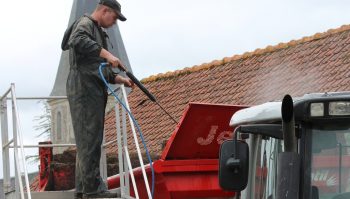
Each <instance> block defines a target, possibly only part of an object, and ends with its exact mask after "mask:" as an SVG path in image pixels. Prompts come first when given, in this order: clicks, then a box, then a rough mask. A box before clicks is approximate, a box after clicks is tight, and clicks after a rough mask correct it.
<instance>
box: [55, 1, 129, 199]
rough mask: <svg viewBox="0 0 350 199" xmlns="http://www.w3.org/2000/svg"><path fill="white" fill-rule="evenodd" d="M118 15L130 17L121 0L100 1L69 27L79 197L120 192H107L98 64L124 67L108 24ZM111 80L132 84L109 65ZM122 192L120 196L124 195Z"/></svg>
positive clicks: (103, 101)
mask: <svg viewBox="0 0 350 199" xmlns="http://www.w3.org/2000/svg"><path fill="white" fill-rule="evenodd" d="M117 19H119V20H121V21H125V20H126V18H125V17H124V15H123V14H122V13H121V6H120V4H119V3H118V2H117V1H116V0H100V2H99V4H98V5H97V7H96V9H95V10H94V12H93V13H92V14H91V15H90V16H88V15H84V16H82V17H81V18H80V19H78V20H77V21H76V22H74V23H73V24H72V25H71V26H70V27H69V28H68V29H67V30H66V32H65V35H64V37H63V41H62V46H61V47H62V49H63V50H68V49H69V62H70V72H69V75H68V79H67V84H66V90H67V97H68V102H69V106H70V112H71V116H72V122H73V129H74V135H75V140H76V147H77V158H76V169H75V185H76V188H75V192H76V193H75V198H115V197H118V196H119V195H120V194H117V193H112V192H109V191H107V186H106V184H105V183H104V182H103V181H102V178H101V176H100V169H99V163H100V157H101V144H102V140H103V128H104V116H105V108H106V102H107V90H106V86H105V85H104V83H103V81H102V79H101V77H100V76H99V72H98V68H99V65H100V64H101V63H103V62H108V63H109V65H110V66H111V67H119V68H120V69H122V70H125V67H124V66H123V64H122V62H121V61H120V60H119V59H118V58H117V57H115V56H114V55H112V54H111V53H110V52H109V51H108V48H107V47H108V46H107V39H108V36H107V34H106V32H105V31H104V29H103V28H109V27H111V26H113V25H114V24H115V23H116V22H117ZM103 74H104V77H105V79H106V80H107V81H108V82H109V83H111V84H116V83H119V84H124V85H126V86H129V87H132V86H133V82H132V81H131V80H130V79H129V78H125V77H123V76H120V75H116V74H115V73H114V72H113V71H112V69H111V68H110V67H106V68H104V71H103ZM119 197H120V196H119Z"/></svg>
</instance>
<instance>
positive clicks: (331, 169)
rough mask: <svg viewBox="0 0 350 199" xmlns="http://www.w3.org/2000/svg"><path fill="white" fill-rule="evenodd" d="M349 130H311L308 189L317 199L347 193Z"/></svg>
mask: <svg viewBox="0 0 350 199" xmlns="http://www.w3.org/2000/svg"><path fill="white" fill-rule="evenodd" d="M349 129H350V128H349V127H346V126H345V127H344V126H343V127H341V125H338V126H334V127H331V126H317V127H315V128H314V129H313V130H312V162H311V185H313V186H316V187H317V188H318V190H319V196H320V199H333V198H334V197H336V196H337V195H339V194H343V193H346V192H350V130H349Z"/></svg>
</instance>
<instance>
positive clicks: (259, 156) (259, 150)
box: [242, 135, 282, 199]
mask: <svg viewBox="0 0 350 199" xmlns="http://www.w3.org/2000/svg"><path fill="white" fill-rule="evenodd" d="M262 137H263V136H261V135H250V139H249V141H248V142H249V145H250V147H249V148H250V162H251V164H250V165H251V166H250V169H249V176H251V177H250V178H249V182H248V186H247V189H246V190H245V191H244V192H243V193H242V198H245V199H274V198H276V197H275V196H276V193H275V191H276V187H277V185H276V182H277V178H276V173H277V156H278V153H279V152H281V150H282V145H281V140H278V139H275V138H266V137H265V138H262ZM252 176H254V177H252Z"/></svg>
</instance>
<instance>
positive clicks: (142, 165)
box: [121, 85, 152, 199]
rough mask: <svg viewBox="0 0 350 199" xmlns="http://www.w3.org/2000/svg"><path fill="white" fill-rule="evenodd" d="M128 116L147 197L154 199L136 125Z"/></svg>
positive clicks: (127, 104)
mask: <svg viewBox="0 0 350 199" xmlns="http://www.w3.org/2000/svg"><path fill="white" fill-rule="evenodd" d="M121 88H122V93H123V96H124V102H125V106H126V108H127V109H128V111H130V106H129V103H128V99H127V97H126V91H125V87H124V85H121ZM128 116H129V122H130V126H131V131H132V134H133V137H134V143H135V146H136V151H137V155H138V158H139V160H140V166H141V171H142V174H143V179H144V181H145V186H146V191H147V195H148V198H149V199H152V194H151V190H150V188H149V184H148V178H147V174H146V170H145V165H144V163H143V159H142V155H141V150H140V146H139V141H138V140H137V136H136V130H135V124H134V122H133V120H132V118H131V116H130V115H128ZM131 173H132V172H131Z"/></svg>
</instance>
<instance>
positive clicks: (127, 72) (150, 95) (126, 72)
mask: <svg viewBox="0 0 350 199" xmlns="http://www.w3.org/2000/svg"><path fill="white" fill-rule="evenodd" d="M119 68H120V70H121V71H123V72H125V74H126V75H127V76H128V77H129V78H130V79H131V80H132V81H133V82H134V83H135V84H136V85H137V87H139V88H140V89H141V90H142V92H143V93H144V94H145V95H147V97H148V98H149V99H150V100H151V101H152V102H155V103H156V104H157V105H158V106H159V107H160V108H161V109H162V110H163V111H164V112H165V113H166V114H167V115H168V116H169V117H170V118H171V119H172V120H173V122H174V123H175V124H176V123H177V122H176V120H175V119H174V118H173V117H172V116H171V115H170V114H169V113H168V112H167V111H166V110H165V109H164V108H163V106H162V105H160V104H159V103H158V101H157V99H156V98H155V97H154V95H152V94H151V93H150V92H149V91H148V90H147V88H146V87H145V86H143V84H142V83H141V82H140V81H139V80H138V79H137V78H136V77H135V76H134V74H132V73H130V72H129V71H127V70H126V69H125V67H124V66H122V67H119Z"/></svg>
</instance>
